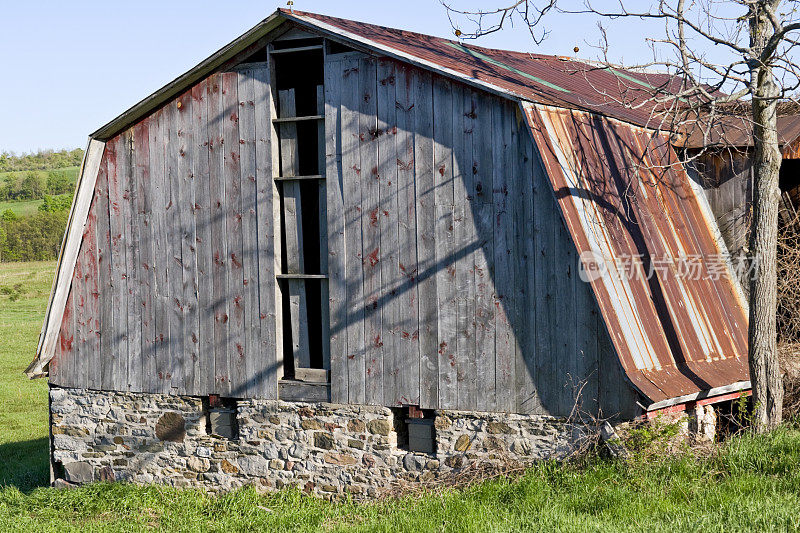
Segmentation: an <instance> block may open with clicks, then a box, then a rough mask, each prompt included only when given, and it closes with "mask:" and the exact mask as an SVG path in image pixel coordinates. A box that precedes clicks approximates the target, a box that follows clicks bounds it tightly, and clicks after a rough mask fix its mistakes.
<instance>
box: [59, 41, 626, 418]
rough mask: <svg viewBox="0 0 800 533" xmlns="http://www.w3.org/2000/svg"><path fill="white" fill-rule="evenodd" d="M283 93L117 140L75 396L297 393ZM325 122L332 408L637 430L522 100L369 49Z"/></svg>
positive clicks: (220, 78)
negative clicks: (283, 171) (288, 295)
mask: <svg viewBox="0 0 800 533" xmlns="http://www.w3.org/2000/svg"><path fill="white" fill-rule="evenodd" d="M270 94H271V92H270V90H269V70H268V68H267V66H266V65H251V66H250V67H247V68H240V69H238V70H237V71H235V72H226V73H220V74H215V75H213V76H211V77H209V78H208V79H206V80H204V81H203V82H201V83H199V84H198V85H196V86H195V87H193V88H192V89H191V90H190V91H188V92H186V93H185V94H183V95H181V96H179V97H178V98H176V99H175V100H173V101H172V102H170V103H169V104H168V105H167V106H165V107H163V108H161V109H160V110H158V111H157V112H155V113H154V114H153V115H151V116H150V117H148V118H147V119H145V120H143V121H142V122H140V123H138V124H136V125H135V126H134V127H132V128H131V129H129V130H127V131H126V132H124V133H123V134H121V135H119V136H118V137H116V138H114V139H111V140H109V141H108V143H107V145H106V151H105V154H104V157H103V161H102V164H101V168H100V173H99V178H98V181H97V185H96V188H95V195H94V199H93V202H92V206H91V210H90V216H89V220H88V223H87V225H86V234H85V236H84V241H83V245H82V247H81V251H80V254H79V259H78V266H77V267H76V270H75V277H74V279H73V283H72V288H71V292H70V296H69V301H68V303H67V309H66V312H65V314H64V319H63V321H62V328H61V335H60V339H59V341H60V342H59V344H58V348H57V353H56V356H55V358H54V359H53V361H52V362H51V364H50V379H51V381H52V382H53V383H55V384H58V385H63V386H74V387H89V388H98V389H105V390H122V391H125V390H131V391H143V392H166V393H175V394H192V395H207V394H219V395H222V396H233V397H262V398H275V397H277V391H278V376H279V375H280V374H279V373H280V372H281V367H280V357H279V353H280V352H281V350H282V340H281V334H282V333H281V331H282V328H281V325H280V307H279V305H280V298H279V296H278V287H277V284H276V282H275V274H276V262H277V260H278V258H279V256H280V253H279V246H280V243H281V240H280V234H279V228H280V222H279V221H280V218H279V217H280V202H279V200H278V194H277V189H276V187H275V183H274V181H273V174H277V169H275V171H274V172H273V168H272V167H273V165H275V164H276V163H275V161H276V159H275V156H276V153H277V146H272V145H273V144H276V143H274V142H273V137H272V124H271V119H272V118H273V117H272V113H273V112H272V111H271V110H272V109H274V103H273V102H271V101H270V99H271V98H272V97H271V96H270ZM324 107H325V123H324V143H323V144H324V147H325V153H324V156H325V160H324V165H323V167H324V169H325V173H326V187H324V188H323V189H322V190H323V191H325V195H326V197H325V200H326V201H325V203H326V204H327V207H326V209H327V215H326V217H327V235H326V236H325V237H326V239H325V238H324V239H323V241H322V242H323V243H325V241H326V240H327V247H328V251H329V253H328V255H327V257H326V258H325V259H326V260H324V261H323V262H322V264H323V265H325V264H327V274H328V277H329V284H328V288H329V289H328V298H327V299H328V301H329V309H328V311H329V313H330V370H331V398H332V400H333V401H335V402H343V403H367V404H377V405H388V406H395V405H403V404H415V405H420V406H421V407H423V408H446V409H464V410H483V411H509V412H521V413H542V414H553V415H562V416H566V415H569V414H570V413H572V412H573V409H574V407H575V405H576V404H580V406H581V408H582V409H584V410H586V411H590V412H596V411H597V410H598V409H601V410H602V411H603V412H604V414H606V415H610V414H613V413H617V412H622V413H624V414H626V415H630V414H631V409H634V408H635V407H634V406H635V395H634V394H633V392H632V391H631V389H630V386H629V385H628V384H627V382H626V381H625V379H624V376H623V375H622V373H621V371H620V368H619V363H618V361H617V358H616V356H615V354H614V353H613V348H612V347H611V346H612V345H611V342H610V339H609V338H608V334H607V332H606V328H605V325H604V324H603V321H602V318H601V317H600V314H599V312H598V310H597V306H596V303H595V300H594V296H593V294H592V292H591V288H590V286H589V285H588V284H586V283H583V282H582V281H580V279H579V278H578V258H577V256H576V252H575V247H574V245H573V243H572V241H571V239H570V236H569V234H568V232H567V231H566V229H565V228H564V225H563V223H562V219H561V215H560V213H559V211H558V206H557V204H556V202H555V201H554V198H553V194H552V189H551V187H550V185H549V184H548V183H547V181H546V180H547V176H545V174H544V171H543V168H542V165H541V162H540V160H539V157H538V153H537V150H536V147H535V146H534V144H533V142H532V140H531V137H530V135H529V133H528V131H527V129H526V127H525V126H524V124H523V123H522V121H521V115H520V114H519V111H518V108H517V105H516V104H515V103H513V102H509V101H505V100H502V99H499V98H496V97H494V96H490V95H489V94H487V93H483V92H481V91H478V90H475V89H471V88H469V87H467V86H464V85H461V84H458V83H455V82H452V81H449V80H446V79H444V78H440V77H436V76H433V75H432V74H431V73H429V72H426V71H423V70H420V69H417V68H413V67H411V66H409V65H405V64H402V63H398V62H395V61H391V60H385V59H376V58H369V57H366V56H361V55H354V54H352V53H351V54H345V55H342V56H339V57H338V58H337V57H336V56H329V60H328V61H327V63H326V67H325V85H324Z"/></svg>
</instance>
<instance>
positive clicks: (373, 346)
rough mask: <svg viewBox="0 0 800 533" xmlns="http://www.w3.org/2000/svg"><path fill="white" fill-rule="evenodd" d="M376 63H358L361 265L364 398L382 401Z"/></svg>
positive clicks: (379, 178) (380, 255)
mask: <svg viewBox="0 0 800 533" xmlns="http://www.w3.org/2000/svg"><path fill="white" fill-rule="evenodd" d="M376 84H377V64H376V60H375V59H372V58H369V59H363V60H361V61H360V66H359V110H358V111H359V113H358V115H359V120H358V139H359V146H358V150H359V156H360V158H361V198H362V204H361V216H362V217H363V220H362V224H361V227H362V233H363V235H362V243H361V244H362V251H361V268H362V270H363V273H364V303H363V306H364V309H365V312H364V335H365V338H364V348H365V359H366V375H365V376H364V387H365V391H366V392H365V401H366V403H369V404H382V403H383V335H382V331H381V311H382V309H381V298H380V295H381V288H382V287H381V261H382V251H381V249H380V246H381V228H382V226H381V215H382V213H381V212H380V207H381V204H380V202H381V200H380V193H381V176H380V174H379V171H378V107H377V101H378V97H377V93H376V91H377V85H376Z"/></svg>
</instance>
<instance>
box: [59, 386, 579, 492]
mask: <svg viewBox="0 0 800 533" xmlns="http://www.w3.org/2000/svg"><path fill="white" fill-rule="evenodd" d="M50 400H51V413H52V435H53V439H52V459H53V462H54V466H55V472H56V475H57V477H59V478H61V481H58V483H59V484H62V485H63V484H70V483H85V482H90V481H95V480H101V481H129V482H134V483H154V482H155V483H163V484H168V485H173V486H195V487H201V488H204V489H206V490H209V491H221V490H230V489H233V488H236V487H240V486H242V485H247V484H254V485H256V486H257V487H258V488H261V489H265V490H271V489H280V488H283V487H287V486H295V487H297V488H299V489H301V490H304V491H306V492H310V493H314V494H317V495H321V496H334V495H341V494H345V493H350V494H352V495H354V496H356V497H367V496H377V495H378V494H379V493H380V492H381V491H382V490H385V489H388V488H390V487H391V486H392V485H393V484H395V483H398V482H411V483H413V482H419V481H433V480H436V479H437V478H439V477H441V476H443V475H447V474H451V473H453V472H459V471H461V470H463V469H465V468H469V467H470V466H471V465H474V464H475V463H476V462H480V463H485V462H490V463H495V464H499V463H508V462H514V463H527V462H531V461H533V460H536V459H543V458H561V457H564V456H566V455H568V454H569V453H571V452H572V451H573V450H574V448H575V446H576V445H578V444H579V443H580V441H581V439H582V437H583V436H584V434H583V432H582V430H581V429H580V428H578V427H576V426H574V425H570V424H567V423H566V422H564V421H561V420H556V419H552V418H547V417H541V416H525V415H513V414H503V413H477V412H460V411H439V412H437V413H436V415H435V421H434V427H435V445H436V450H435V453H432V454H424V453H412V452H409V451H407V450H404V449H402V448H401V447H398V433H397V432H396V431H395V423H396V422H397V423H398V424H399V423H400V421H395V419H394V418H395V416H394V411H392V410H391V409H387V408H383V407H368V406H353V405H335V404H308V403H289V402H281V401H264V400H244V401H239V402H237V405H236V410H237V422H238V427H239V432H238V438H234V439H225V438H221V437H217V436H213V435H209V434H208V433H207V431H206V416H207V413H206V412H204V409H203V404H202V401H201V400H200V398H195V397H186V396H168V395H158V394H138V393H137V394H134V393H116V392H100V391H89V390H82V389H64V388H56V387H53V388H51V390H50ZM398 427H402V426H398Z"/></svg>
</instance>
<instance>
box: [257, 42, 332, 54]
mask: <svg viewBox="0 0 800 533" xmlns="http://www.w3.org/2000/svg"><path fill="white" fill-rule="evenodd" d="M309 50H322V45H321V44H313V45H309V46H295V47H294V48H278V49H273V50H270V54H291V53H292V52H307V51H309Z"/></svg>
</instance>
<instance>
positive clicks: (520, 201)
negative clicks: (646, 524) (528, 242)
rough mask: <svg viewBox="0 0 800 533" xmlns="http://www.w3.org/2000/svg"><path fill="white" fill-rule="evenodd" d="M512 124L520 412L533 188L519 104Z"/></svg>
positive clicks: (512, 296)
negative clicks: (529, 202) (529, 208)
mask: <svg viewBox="0 0 800 533" xmlns="http://www.w3.org/2000/svg"><path fill="white" fill-rule="evenodd" d="M509 113H510V116H511V125H512V128H513V129H512V138H511V143H512V144H511V146H509V148H508V152H510V157H511V170H510V172H511V174H510V180H509V190H510V192H511V194H510V195H509V196H508V202H509V204H510V206H509V207H510V213H509V214H510V217H509V219H510V221H511V228H510V229H511V234H510V245H511V254H510V259H511V271H512V276H513V285H511V287H512V289H511V292H510V293H509V294H508V300H509V304H510V305H509V307H511V310H512V311H511V313H510V316H509V318H510V320H509V322H510V326H511V335H512V339H513V342H514V363H513V369H514V372H513V376H512V379H513V381H512V387H513V393H512V398H511V406H512V409H513V410H514V412H520V410H521V409H522V403H523V402H524V401H525V400H528V401H529V400H530V399H529V398H524V397H523V396H522V394H521V393H522V390H523V389H524V388H525V379H526V376H527V375H528V374H527V367H526V364H525V353H524V348H525V347H527V345H528V340H527V339H528V331H527V328H526V327H525V326H526V322H525V313H527V309H529V307H528V285H527V283H526V279H525V278H526V273H527V271H528V256H527V254H526V252H525V242H524V232H525V228H526V227H527V224H526V223H525V219H524V210H525V204H526V202H527V198H528V196H529V194H530V193H529V190H528V187H527V186H526V184H527V180H526V179H525V169H526V164H527V157H526V155H525V149H524V146H523V139H525V138H527V136H528V132H527V131H526V130H525V129H524V128H525V126H524V123H523V120H524V119H523V117H522V115H521V113H520V112H519V110H518V108H517V106H513V107H511V108H510V109H509Z"/></svg>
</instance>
